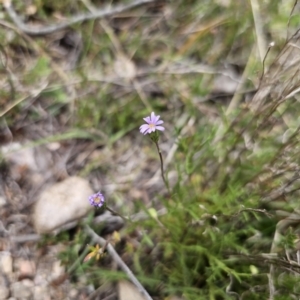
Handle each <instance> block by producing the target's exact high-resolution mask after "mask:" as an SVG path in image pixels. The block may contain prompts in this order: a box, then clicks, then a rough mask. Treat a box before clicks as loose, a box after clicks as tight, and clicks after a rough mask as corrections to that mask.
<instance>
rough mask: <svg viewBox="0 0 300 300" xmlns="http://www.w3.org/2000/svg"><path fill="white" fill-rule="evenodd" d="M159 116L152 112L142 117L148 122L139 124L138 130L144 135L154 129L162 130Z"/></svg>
mask: <svg viewBox="0 0 300 300" xmlns="http://www.w3.org/2000/svg"><path fill="white" fill-rule="evenodd" d="M159 118H160V116H156V115H155V113H154V112H152V113H151V115H150V116H149V117H146V118H143V119H144V120H145V121H146V122H147V123H148V124H143V125H142V126H140V132H141V133H143V134H144V135H146V134H147V133H149V134H150V133H151V132H155V131H156V130H160V131H164V130H165V128H164V127H163V126H159V125H161V124H163V122H164V121H162V120H159Z"/></svg>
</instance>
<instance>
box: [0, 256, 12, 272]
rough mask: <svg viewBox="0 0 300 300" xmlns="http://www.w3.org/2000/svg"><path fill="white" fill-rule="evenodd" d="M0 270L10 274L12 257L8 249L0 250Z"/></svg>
mask: <svg viewBox="0 0 300 300" xmlns="http://www.w3.org/2000/svg"><path fill="white" fill-rule="evenodd" d="M0 270H1V271H2V272H3V273H4V274H6V275H10V274H12V271H13V259H12V257H11V254H10V252H8V251H2V252H0Z"/></svg>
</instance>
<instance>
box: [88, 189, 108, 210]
mask: <svg viewBox="0 0 300 300" xmlns="http://www.w3.org/2000/svg"><path fill="white" fill-rule="evenodd" d="M89 201H90V204H91V205H93V206H95V207H102V206H103V205H104V202H105V199H104V196H103V195H102V194H101V193H100V192H98V193H96V194H94V195H91V196H90V197H89Z"/></svg>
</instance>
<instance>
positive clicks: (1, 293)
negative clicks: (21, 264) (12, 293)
mask: <svg viewBox="0 0 300 300" xmlns="http://www.w3.org/2000/svg"><path fill="white" fill-rule="evenodd" d="M8 296H9V288H8V287H7V286H6V284H5V280H4V277H0V300H5V299H7V298H8Z"/></svg>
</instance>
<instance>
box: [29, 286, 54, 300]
mask: <svg viewBox="0 0 300 300" xmlns="http://www.w3.org/2000/svg"><path fill="white" fill-rule="evenodd" d="M33 299H34V300H51V297H50V291H49V289H48V287H47V286H35V287H34V289H33Z"/></svg>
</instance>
